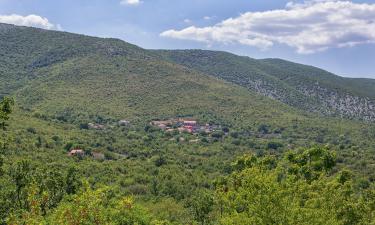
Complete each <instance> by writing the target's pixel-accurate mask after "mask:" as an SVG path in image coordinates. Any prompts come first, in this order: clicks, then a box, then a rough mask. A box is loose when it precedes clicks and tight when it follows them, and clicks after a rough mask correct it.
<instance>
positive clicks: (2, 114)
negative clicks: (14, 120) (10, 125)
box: [0, 97, 14, 129]
mask: <svg viewBox="0 0 375 225" xmlns="http://www.w3.org/2000/svg"><path fill="white" fill-rule="evenodd" d="M13 105H14V100H13V99H12V98H9V97H5V98H4V99H2V100H1V101H0V128H1V129H5V127H6V123H5V122H6V121H7V120H8V119H9V114H10V113H11V112H12V106H13Z"/></svg>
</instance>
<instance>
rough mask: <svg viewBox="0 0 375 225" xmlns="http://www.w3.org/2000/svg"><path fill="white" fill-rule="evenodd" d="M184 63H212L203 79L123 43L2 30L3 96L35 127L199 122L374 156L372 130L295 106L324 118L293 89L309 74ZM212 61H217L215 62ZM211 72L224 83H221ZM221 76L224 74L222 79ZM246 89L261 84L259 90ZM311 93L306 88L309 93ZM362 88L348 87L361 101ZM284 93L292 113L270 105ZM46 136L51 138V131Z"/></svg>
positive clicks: (252, 65) (260, 65) (244, 62)
mask: <svg viewBox="0 0 375 225" xmlns="http://www.w3.org/2000/svg"><path fill="white" fill-rule="evenodd" d="M177 53H178V55H180V56H181V57H182V59H183V58H185V57H187V59H189V60H192V59H199V57H198V56H199V55H200V54H201V53H202V54H203V55H205V54H208V55H209V56H207V57H201V60H194V62H196V63H198V62H200V64H199V65H200V69H197V68H195V67H194V68H192V66H189V65H182V63H175V62H172V60H170V59H168V60H166V59H165V58H167V55H168V58H172V55H175V54H176V52H173V51H163V52H160V51H150V50H146V49H142V48H140V47H137V46H135V45H132V44H129V43H126V42H124V41H121V40H117V39H103V38H96V37H89V36H84V35H78V34H72V33H66V32H57V31H47V30H42V29H37V28H29V27H18V26H13V25H5V24H2V25H1V26H0V54H1V57H0V60H1V64H0V65H1V67H0V71H1V72H0V74H1V76H0V81H1V82H0V93H1V95H3V96H4V95H12V96H14V97H15V99H16V103H17V107H19V109H20V110H21V111H22V117H24V114H26V115H27V116H28V117H29V118H30V120H31V121H34V120H42V121H44V122H40V123H43V124H44V123H45V122H48V123H49V122H53V123H58V124H60V123H62V124H66V125H70V126H73V127H74V129H73V130H72V133H75V132H78V131H77V130H76V129H77V128H78V129H79V127H80V126H81V125H82V127H85V124H86V125H87V124H88V123H100V124H104V125H108V126H112V125H113V124H114V123H117V121H119V120H121V119H126V120H129V121H131V123H132V124H133V125H134V126H136V127H138V128H140V129H143V128H144V127H145V126H146V125H148V124H149V123H150V121H151V120H153V119H167V118H176V117H194V118H196V119H197V120H198V121H200V122H202V123H211V124H218V125H222V126H223V127H228V128H230V129H232V130H236V131H238V132H240V133H241V134H243V135H244V136H243V138H245V139H247V138H248V137H252V138H256V137H259V145H258V148H260V147H259V146H264V145H266V144H267V142H268V141H272V140H274V141H280V142H283V143H284V145H283V146H285V150H286V146H304V145H307V146H308V145H311V144H314V143H315V144H316V143H318V144H323V143H332V144H334V145H337V144H340V143H342V144H343V146H347V148H346V149H345V150H342V154H344V152H346V153H345V154H349V153H348V152H352V151H355V149H357V148H359V147H360V148H363V154H360V155H358V157H360V158H362V157H364V158H366V157H367V154H370V149H371V146H372V145H371V140H372V137H373V129H374V128H373V126H372V124H368V123H362V122H360V121H351V120H346V119H341V118H330V117H327V118H325V117H320V116H319V115H317V114H314V113H310V112H306V111H305V110H304V109H305V108H303V107H291V106H290V105H292V106H295V104H297V103H300V104H301V105H303V106H304V107H308V106H309V105H314V104H315V105H314V107H316V108H315V109H316V110H317V109H318V106H319V103H320V102H319V101H317V100H316V99H314V98H312V97H306V94H304V93H302V92H300V91H299V90H297V89H296V88H295V87H296V86H293V83H297V81H298V80H303V79H302V78H304V79H305V80H308V78H309V76H308V75H307V74H306V75H305V76H306V77H307V78H305V77H303V76H300V75H296V72H294V73H291V75H290V77H291V78H290V79H284V80H283V81H282V78H280V77H277V76H276V75H275V74H282V73H281V72H282V71H284V72H285V70H284V69H283V67H285V65H284V64H282V63H280V61H278V60H277V61H276V62H279V63H278V64H280V65H278V66H276V64H277V63H276V62H275V60H254V59H249V58H247V57H238V56H235V55H230V54H228V53H222V52H207V51H186V52H185V53H186V54H185V53H184V51H179V52H177ZM182 53H184V54H182ZM198 53H199V54H198ZM161 54H162V55H163V56H162V57H161ZM196 54H198V55H197V56H196V57H192V56H194V55H196ZM213 56H215V57H216V58H217V59H215V60H212V57H213ZM228 56H230V57H229V59H230V60H231V61H230V62H231V63H232V64H233V65H238V66H232V67H229V66H227V63H225V62H228V60H229V59H228V60H223V58H224V59H227V57H228ZM182 59H181V61H183V60H182ZM185 64H186V63H185ZM293 65H294V64H293ZM204 68H206V69H204ZM298 68H299V67H298V66H297V65H296V66H294V67H293V70H292V69H291V71H298ZM302 68H305V67H304V66H302ZM211 69H212V70H215V71H218V74H219V75H220V74H221V75H225V77H218V76H217V74H216V75H215V74H213V73H211V72H210V70H211ZM223 69H226V71H227V72H226V73H219V71H221V70H223ZM245 69H246V70H245ZM247 69H248V70H250V69H251V71H257V72H256V73H254V74H253V73H252V74H251V75H252V76H253V77H257V79H258V80H255V81H253V80H251V79H250V78H251V77H248V76H247V73H245V72H244V71H247ZM205 70H207V71H205ZM274 70H275V71H276V72H275V71H274ZM265 71H268V72H265ZM272 71H273V72H272ZM278 71H280V73H278ZM280 76H281V75H280ZM285 76H286V75H285ZM322 76H323V75H322ZM332 76H333V75H332ZM301 77H302V78H301ZM223 78H224V79H223ZM261 79H264V80H266V81H267V82H268V83H267V85H268V86H267V87H269V88H270V91H269V92H266V89H264V85H263V83H265V82H266V81H264V82H263V81H262V82H263V83H262V82H260V80H261ZM311 79H312V78H311ZM334 79H341V78H339V77H334ZM323 80H324V79H323V78H321V81H320V82H321V83H324V82H326V83H328V82H329V81H323ZM258 81H259V82H258ZM359 81H361V80H359ZM355 82H357V80H355ZM362 82H364V81H362ZM245 84H248V85H250V84H256V87H257V89H252V88H248V86H247V85H245ZM271 84H272V85H271ZM309 84H310V83H309V82H306V86H308V85H309ZM344 84H345V83H344V82H343V83H342V86H345V85H344ZM332 85H333V84H332ZM335 85H336V86H338V84H335ZM357 85H358V87H359V86H360V84H359V83H358V84H357ZM244 86H245V87H244ZM272 87H275V88H276V91H275V90H274V89H271V88H272ZM325 87H328V85H325ZM356 87H357V86H355V85H352V86H350V88H352V89H353V90H357V91H358V94H357V95H358V96H360V91H359V88H356ZM365 87H367V88H368V89H371V87H372V86H371V84H370V82H367V86H364V88H363V91H362V92H363V93H362V92H361V93H362V94H363V95H364V94H365V93H366V91H364V90H365ZM344 88H347V87H342V89H344ZM338 90H339V89H338ZM340 90H341V89H340ZM345 90H351V89H348V88H347V89H345ZM259 91H261V92H260V93H263V95H266V96H262V95H260V94H259ZM352 92H354V91H352ZM279 93H284V94H283V95H281V94H280V96H287V97H288V98H286V100H288V101H289V102H287V103H288V104H289V105H288V104H284V103H283V102H280V101H276V100H274V99H272V98H268V97H267V96H271V97H273V98H276V97H277V96H278V95H276V94H279ZM340 93H341V92H340ZM370 94H371V93H370ZM363 98H364V97H363ZM368 98H369V99H370V97H368ZM369 101H370V100H369ZM307 103H309V104H307ZM327 107H328V106H327ZM24 120H26V121H27V118H24ZM35 123H37V122H35ZM43 129H49V128H48V127H45V126H44V127H43V128H42V130H43ZM46 133H48V132H46ZM116 135H117V134H116ZM338 137H340V138H338ZM364 137H365V138H364ZM93 139H95V138H93ZM257 141H258V140H257ZM257 141H255V142H257ZM249 146H254V145H253V144H252V143H251V144H249ZM108 148H109V149H112V150H111V151H115V152H116V153H119V154H122V153H123V152H124V151H125V150H124V148H122V147H119V148H118V149H115V150H113V147H112V146H108ZM345 160H348V161H350V163H349V162H348V163H347V164H356V161H355V160H353V159H352V158H350V157H346V158H345ZM345 160H343V161H345Z"/></svg>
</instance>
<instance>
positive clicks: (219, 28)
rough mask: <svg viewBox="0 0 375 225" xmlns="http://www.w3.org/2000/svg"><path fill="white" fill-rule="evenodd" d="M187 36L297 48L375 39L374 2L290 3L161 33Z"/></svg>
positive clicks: (322, 0) (320, 0)
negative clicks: (217, 21) (276, 7)
mask: <svg viewBox="0 0 375 225" xmlns="http://www.w3.org/2000/svg"><path fill="white" fill-rule="evenodd" d="M160 35H161V36H162V37H170V38H176V39H183V40H195V41H199V42H204V43H207V44H208V45H212V44H214V43H223V44H242V45H248V46H255V47H258V48H261V49H267V48H270V47H271V46H273V45H274V44H285V45H287V46H290V47H292V48H295V49H296V50H297V52H299V53H304V54H308V53H315V52H319V51H324V50H327V49H329V48H342V47H350V46H355V45H359V44H365V43H375V4H365V3H353V2H350V1H339V0H310V1H305V2H298V1H294V2H290V3H288V4H287V6H286V7H285V9H280V10H270V11H264V12H247V13H244V14H242V15H240V16H238V17H236V18H229V19H227V20H224V21H222V22H220V23H218V24H216V25H213V26H208V27H195V26H190V27H187V28H185V29H182V30H173V29H172V30H167V31H165V32H163V33H161V34H160Z"/></svg>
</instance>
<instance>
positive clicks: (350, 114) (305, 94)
mask: <svg viewBox="0 0 375 225" xmlns="http://www.w3.org/2000/svg"><path fill="white" fill-rule="evenodd" d="M156 52H157V53H158V54H160V55H161V56H163V57H164V58H166V59H167V60H170V61H171V62H174V63H178V64H181V65H184V66H187V67H188V68H192V69H195V70H197V71H200V72H203V73H207V74H210V75H213V76H216V77H218V78H221V79H223V80H226V81H229V82H233V83H235V84H238V85H241V86H243V87H246V88H248V89H250V90H253V91H256V92H257V93H260V94H262V95H264V96H267V97H271V98H273V99H276V100H279V101H281V102H283V103H286V104H288V105H290V106H293V107H296V108H298V109H302V110H306V111H310V112H316V113H320V114H322V115H329V116H339V117H345V118H355V119H362V120H367V121H374V120H375V103H374V101H375V100H374V99H375V94H374V93H375V81H374V80H373V79H351V78H343V77H339V76H336V75H334V74H332V73H329V72H327V71H324V70H321V69H318V68H315V67H312V66H305V65H301V64H296V63H292V62H288V61H285V60H281V59H263V60H256V59H252V58H249V57H242V56H237V55H233V54H230V53H226V52H215V51H203V50H174V51H166V50H165V51H156Z"/></svg>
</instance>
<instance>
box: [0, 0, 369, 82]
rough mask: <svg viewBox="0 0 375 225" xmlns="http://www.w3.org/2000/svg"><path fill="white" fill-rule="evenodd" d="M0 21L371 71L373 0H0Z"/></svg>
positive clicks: (148, 44) (340, 70)
mask: <svg viewBox="0 0 375 225" xmlns="http://www.w3.org/2000/svg"><path fill="white" fill-rule="evenodd" d="M0 22H3V23H11V24H16V25H24V26H33V27H40V28H44V29H50V30H61V31H67V32H73V33H79V34H86V35H92V36H99V37H113V38H119V39H122V40H124V41H127V42H130V43H133V44H136V45H138V46H141V47H143V48H148V49H193V48H194V49H196V48H199V49H208V50H221V51H228V52H232V53H235V54H238V55H246V56H249V57H252V58H282V59H286V60H291V61H294V62H298V63H303V64H308V65H313V66H317V67H320V68H323V69H326V70H328V71H330V72H333V73H336V74H337V75H340V76H346V77H368V78H375V69H374V68H375V67H374V63H375V0H54V1H51V0H0Z"/></svg>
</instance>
